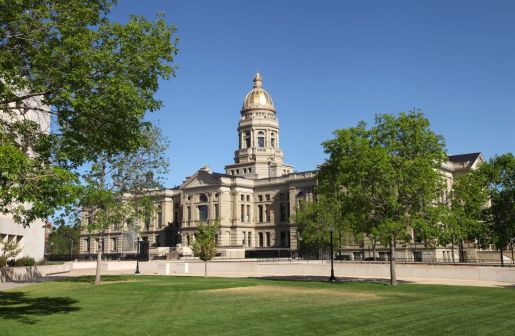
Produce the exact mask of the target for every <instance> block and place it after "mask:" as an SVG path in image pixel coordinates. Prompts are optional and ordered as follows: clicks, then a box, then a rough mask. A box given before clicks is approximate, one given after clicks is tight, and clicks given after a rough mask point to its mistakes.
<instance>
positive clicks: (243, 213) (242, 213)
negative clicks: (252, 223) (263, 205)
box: [240, 204, 245, 222]
mask: <svg viewBox="0 0 515 336" xmlns="http://www.w3.org/2000/svg"><path fill="white" fill-rule="evenodd" d="M240 210H241V214H240V219H241V221H242V222H243V221H245V205H243V204H242V205H241V209H240Z"/></svg>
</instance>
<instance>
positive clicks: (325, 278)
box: [254, 275, 412, 284]
mask: <svg viewBox="0 0 515 336" xmlns="http://www.w3.org/2000/svg"><path fill="white" fill-rule="evenodd" d="M254 279H263V280H275V281H305V282H328V281H329V277H328V276H319V275H285V276H263V277H254ZM336 282H341V283H346V282H367V283H377V284H389V283H390V280H389V279H383V278H352V277H336ZM397 282H398V283H412V282H411V281H405V280H397Z"/></svg>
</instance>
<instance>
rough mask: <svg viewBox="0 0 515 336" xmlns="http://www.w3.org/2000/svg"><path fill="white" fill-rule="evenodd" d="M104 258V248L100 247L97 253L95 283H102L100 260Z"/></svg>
mask: <svg viewBox="0 0 515 336" xmlns="http://www.w3.org/2000/svg"><path fill="white" fill-rule="evenodd" d="M101 260H102V248H101V247H100V246H99V247H98V253H97V270H96V273H95V285H100V261H101Z"/></svg>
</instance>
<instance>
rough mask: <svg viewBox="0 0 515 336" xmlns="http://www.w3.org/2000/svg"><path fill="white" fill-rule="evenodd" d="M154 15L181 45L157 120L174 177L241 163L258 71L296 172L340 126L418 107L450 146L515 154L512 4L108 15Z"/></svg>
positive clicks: (145, 7) (200, 5) (127, 1)
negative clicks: (237, 159)
mask: <svg viewBox="0 0 515 336" xmlns="http://www.w3.org/2000/svg"><path fill="white" fill-rule="evenodd" d="M157 12H165V13H166V17H167V20H168V21H169V22H170V23H173V24H175V25H176V26H177V29H178V32H177V36H178V37H179V38H180V40H181V41H180V43H179V54H178V55H177V58H176V64H177V66H178V69H177V72H176V78H172V79H171V80H169V81H163V82H162V83H161V86H160V89H159V92H158V96H159V97H160V99H162V100H163V102H164V108H163V109H162V110H161V111H159V112H156V113H153V114H152V115H151V116H149V118H150V119H152V120H159V125H160V126H161V128H162V129H163V132H164V133H165V134H166V135H167V136H168V137H169V138H170V140H171V146H170V149H169V156H170V161H171V172H170V174H169V175H168V176H166V183H165V185H166V186H169V187H172V186H175V185H178V184H180V183H181V182H182V181H183V180H184V178H185V177H186V176H189V175H191V174H193V173H195V171H196V170H197V169H199V168H200V167H201V166H203V165H206V164H207V165H209V167H210V168H211V169H212V170H214V171H218V172H223V168H224V165H226V164H229V163H232V162H233V155H234V150H235V149H236V147H237V145H238V144H237V132H236V128H237V125H238V120H239V112H240V108H241V104H242V102H243V98H244V96H245V94H246V93H247V92H248V91H249V90H250V89H251V87H252V78H253V76H254V74H255V72H256V70H259V71H260V73H261V74H262V76H263V78H264V87H265V89H267V91H268V92H269V93H270V95H271V96H272V99H273V100H274V104H275V107H276V109H277V115H278V118H279V122H280V126H281V131H280V132H281V135H280V136H281V147H282V149H283V151H284V153H285V156H286V162H287V163H291V164H293V165H295V168H296V170H297V171H303V170H312V169H314V168H315V167H316V165H317V164H320V163H322V162H323V161H324V159H325V154H324V153H323V149H322V146H321V143H322V142H323V141H324V140H327V139H330V138H331V137H332V132H333V131H334V130H335V129H338V128H346V127H351V126H354V125H356V124H357V122H358V121H360V120H365V121H368V122H371V121H372V120H373V118H374V115H375V114H381V113H398V112H401V111H408V110H410V109H412V108H413V107H417V108H420V109H421V110H423V111H424V112H425V113H426V116H427V117H428V118H429V120H430V121H431V125H432V126H431V127H432V129H433V130H434V131H435V132H436V133H438V134H441V135H443V136H444V137H445V139H446V143H447V150H448V152H449V154H460V153H468V152H476V151H480V152H483V154H484V155H485V157H486V158H489V157H491V156H493V155H495V154H502V153H506V152H515V20H514V17H515V1H500V0H495V1H493V0H492V1H486V0H485V1H472V0H467V1H450V0H448V1H436V0H432V1H422V0H421V1H379V0H377V1H343V0H342V1H336V0H335V1H315V0H311V1H299V0H296V1H293V0H291V1H247V0H225V1H221V0H218V1H217V0H205V1H200V0H199V1H191V0H190V1H187V0H182V1H165V0H160V1H159V0H145V1H140V0H120V3H119V4H118V5H117V6H116V7H115V8H114V9H113V11H112V13H111V18H112V19H113V20H116V21H121V22H124V21H126V19H127V17H128V15H129V14H135V15H141V16H145V17H147V18H149V19H152V18H154V17H155V14H156V13H157Z"/></svg>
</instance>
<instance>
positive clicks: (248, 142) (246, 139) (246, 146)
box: [245, 131, 250, 148]
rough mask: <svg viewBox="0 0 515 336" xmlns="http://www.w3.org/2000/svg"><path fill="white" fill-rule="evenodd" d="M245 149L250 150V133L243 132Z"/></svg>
mask: <svg viewBox="0 0 515 336" xmlns="http://www.w3.org/2000/svg"><path fill="white" fill-rule="evenodd" d="M245 148H250V132H248V131H247V132H245Z"/></svg>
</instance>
